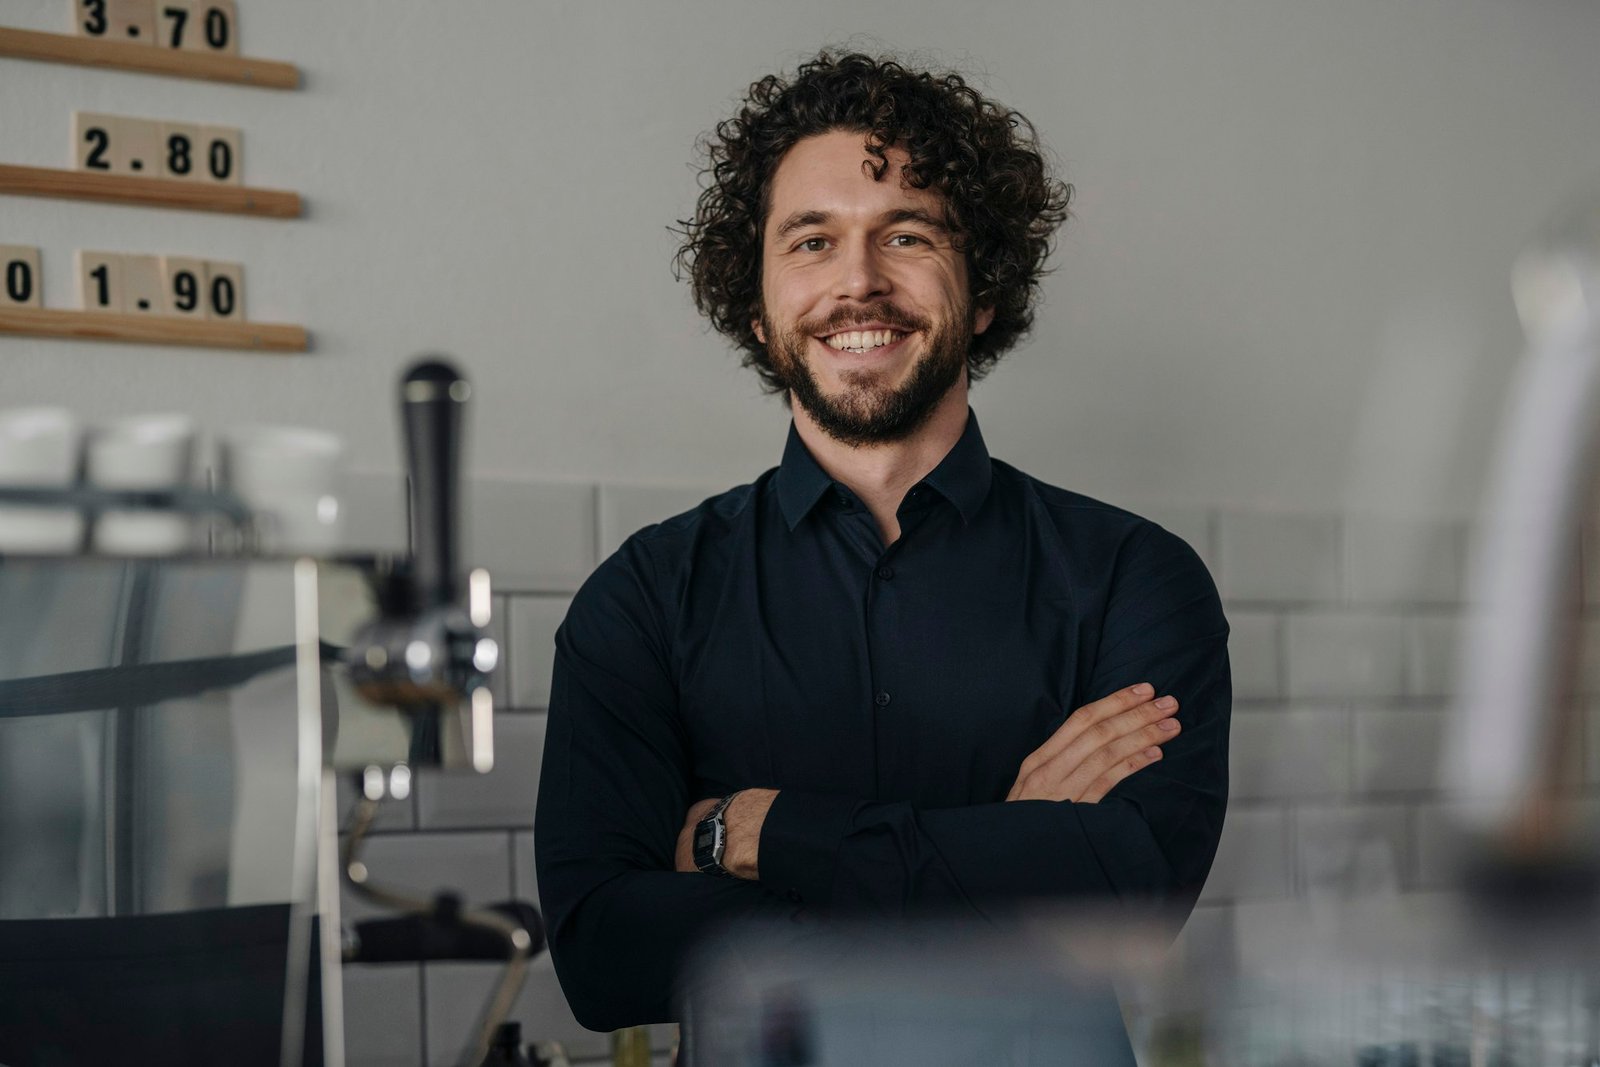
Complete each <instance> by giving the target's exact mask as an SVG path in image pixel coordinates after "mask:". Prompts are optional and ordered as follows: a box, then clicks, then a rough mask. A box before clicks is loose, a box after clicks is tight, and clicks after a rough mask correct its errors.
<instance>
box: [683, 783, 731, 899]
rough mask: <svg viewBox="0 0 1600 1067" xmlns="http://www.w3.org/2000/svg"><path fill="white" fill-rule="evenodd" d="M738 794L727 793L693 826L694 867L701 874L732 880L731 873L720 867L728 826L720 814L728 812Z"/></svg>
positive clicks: (726, 844)
mask: <svg viewBox="0 0 1600 1067" xmlns="http://www.w3.org/2000/svg"><path fill="white" fill-rule="evenodd" d="M738 795H739V794H738V793H729V794H728V795H727V796H725V797H723V798H722V799H721V800H719V801H718V802H717V806H716V807H714V808H712V809H711V813H710V814H709V815H707V816H706V817H705V818H703V819H701V820H700V821H699V822H697V823H695V824H694V865H695V866H696V867H698V868H699V869H700V872H701V873H702V874H720V875H722V876H723V877H725V878H732V877H733V876H734V875H733V872H732V871H730V870H728V868H726V867H724V866H723V865H722V856H723V852H724V851H725V850H726V849H727V847H728V824H727V823H726V822H725V821H723V818H722V813H723V812H725V811H727V810H728V805H729V804H731V803H733V798H734V797H736V796H738Z"/></svg>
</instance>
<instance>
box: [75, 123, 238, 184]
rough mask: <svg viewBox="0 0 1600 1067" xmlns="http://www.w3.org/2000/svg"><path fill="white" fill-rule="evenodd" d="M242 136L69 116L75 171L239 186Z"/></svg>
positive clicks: (226, 130) (227, 129) (189, 126)
mask: <svg viewBox="0 0 1600 1067" xmlns="http://www.w3.org/2000/svg"><path fill="white" fill-rule="evenodd" d="M243 142H244V136H243V134H242V133H241V132H240V131H239V130H237V129H235V128H233V127H231V126H201V125H197V124H195V123H188V122H159V121H156V120H152V119H135V118H125V117H123V116H121V115H102V114H97V113H95V112H92V111H74V112H73V113H72V144H73V162H74V165H75V166H76V167H77V169H78V170H86V171H99V172H100V173H102V174H136V175H142V176H143V177H146V178H168V179H172V180H176V181H202V182H221V183H224V184H227V185H240V184H242V183H243V177H242V175H241V174H240V167H239V160H240V155H241V153H242V151H243Z"/></svg>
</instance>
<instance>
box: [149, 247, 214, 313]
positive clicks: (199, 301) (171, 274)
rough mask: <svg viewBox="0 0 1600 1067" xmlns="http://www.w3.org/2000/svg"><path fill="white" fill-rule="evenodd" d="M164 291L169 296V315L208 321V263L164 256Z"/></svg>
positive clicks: (162, 270) (167, 302) (189, 258)
mask: <svg viewBox="0 0 1600 1067" xmlns="http://www.w3.org/2000/svg"><path fill="white" fill-rule="evenodd" d="M161 282H162V285H161V288H162V292H163V293H164V294H165V296H166V306H167V314H168V315H173V316H175V317H177V318H180V319H206V318H210V317H211V313H210V311H209V310H208V308H209V306H210V301H209V300H208V299H207V298H206V264H205V260H203V259H195V258H192V257H189V256H162V257H161Z"/></svg>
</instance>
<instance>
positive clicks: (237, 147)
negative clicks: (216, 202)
mask: <svg viewBox="0 0 1600 1067" xmlns="http://www.w3.org/2000/svg"><path fill="white" fill-rule="evenodd" d="M197 145H198V146H199V147H198V148H197V152H198V153H199V155H198V156H197V157H196V159H195V166H196V167H198V168H199V169H200V170H201V176H202V177H203V178H204V179H205V180H206V181H212V182H220V183H222V184H224V185H243V184H244V177H243V170H244V168H243V167H242V166H241V165H240V164H241V161H242V158H243V157H242V154H241V153H242V150H243V145H244V134H243V133H242V132H240V130H239V129H238V128H237V127H235V126H202V127H200V140H199V141H198V142H197Z"/></svg>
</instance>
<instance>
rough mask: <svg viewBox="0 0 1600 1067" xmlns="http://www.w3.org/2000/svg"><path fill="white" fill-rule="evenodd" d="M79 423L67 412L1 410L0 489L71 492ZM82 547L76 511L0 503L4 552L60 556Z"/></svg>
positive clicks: (80, 519) (80, 517)
mask: <svg viewBox="0 0 1600 1067" xmlns="http://www.w3.org/2000/svg"><path fill="white" fill-rule="evenodd" d="M78 447H79V434H78V420H77V419H76V418H74V417H73V415H72V412H70V411H68V410H66V409H65V408H14V409H12V410H10V411H0V485H6V486H16V487H25V488H38V489H46V488H56V489H68V488H71V487H72V485H73V484H74V483H75V482H76V481H77V477H78ZM82 542H83V514H82V512H80V511H79V510H78V509H76V508H41V507H29V506H25V505H20V504H0V552H20V553H41V554H52V555H55V554H60V553H70V552H76V551H77V550H78V546H79V545H80V544H81V543H82Z"/></svg>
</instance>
